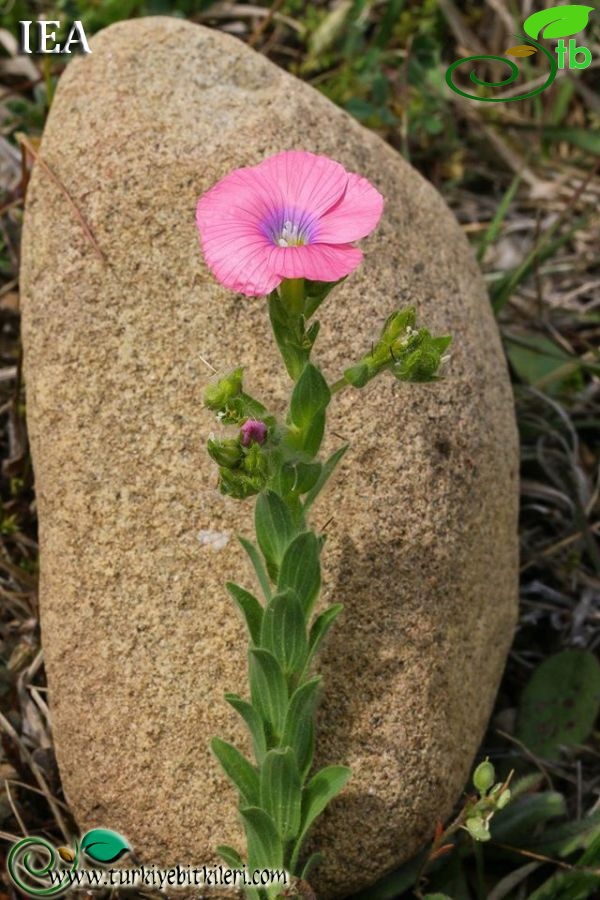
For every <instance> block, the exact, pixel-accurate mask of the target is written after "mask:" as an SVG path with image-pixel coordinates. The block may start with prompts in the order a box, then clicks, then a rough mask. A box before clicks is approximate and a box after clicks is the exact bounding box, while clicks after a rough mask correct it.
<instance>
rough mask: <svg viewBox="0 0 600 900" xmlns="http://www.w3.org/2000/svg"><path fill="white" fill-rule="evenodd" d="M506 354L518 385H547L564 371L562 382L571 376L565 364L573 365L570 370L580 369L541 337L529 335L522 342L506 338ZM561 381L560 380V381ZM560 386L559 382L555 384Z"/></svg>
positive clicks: (575, 359)
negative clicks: (518, 379) (521, 382)
mask: <svg viewBox="0 0 600 900" xmlns="http://www.w3.org/2000/svg"><path fill="white" fill-rule="evenodd" d="M505 339H506V354H507V356H508V359H509V361H510V364H511V366H512V367H513V369H514V370H515V372H516V374H517V375H518V377H519V378H520V379H521V381H524V382H525V383H526V384H531V385H540V386H541V384H540V382H541V383H547V382H548V381H550V380H554V379H551V376H552V375H553V374H554V373H557V376H558V375H559V374H560V370H561V369H562V370H564V378H566V377H567V376H569V375H572V372H571V371H570V370H569V369H570V367H568V366H567V363H573V364H574V365H573V368H574V370H577V369H579V368H580V366H579V360H578V358H577V357H575V356H571V355H570V354H569V353H565V351H564V350H563V349H562V348H561V347H559V346H558V345H557V344H555V343H554V341H551V340H550V339H549V338H547V337H544V335H541V334H529V335H527V337H526V338H521V337H519V336H517V335H511V334H507V335H506V337H505ZM564 378H563V379H562V380H563V381H564ZM559 385H560V381H559Z"/></svg>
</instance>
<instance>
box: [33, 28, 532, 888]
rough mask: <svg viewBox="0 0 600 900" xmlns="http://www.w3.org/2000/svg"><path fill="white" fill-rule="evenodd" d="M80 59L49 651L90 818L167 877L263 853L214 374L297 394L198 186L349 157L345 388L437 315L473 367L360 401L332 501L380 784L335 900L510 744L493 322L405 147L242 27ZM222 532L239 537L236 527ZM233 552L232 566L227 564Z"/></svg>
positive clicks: (187, 32)
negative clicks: (366, 206) (233, 705)
mask: <svg viewBox="0 0 600 900" xmlns="http://www.w3.org/2000/svg"><path fill="white" fill-rule="evenodd" d="M92 47H93V53H92V55H91V56H89V57H86V58H81V59H76V60H74V61H73V62H71V63H70V64H69V66H68V68H67V70H66V72H65V74H64V75H63V76H62V78H61V81H60V85H59V88H58V91H57V94H56V99H55V101H54V104H53V106H52V111H51V113H50V117H49V119H48V123H47V126H46V131H45V134H44V138H43V143H42V149H41V155H42V157H43V159H44V160H45V161H46V162H47V163H48V165H49V166H51V168H52V169H53V171H54V172H55V173H56V175H57V176H58V177H59V178H60V179H61V181H62V182H63V184H64V185H65V187H66V188H67V189H68V191H69V193H70V194H71V196H72V198H73V200H74V201H75V203H76V204H77V206H78V207H79V209H80V210H81V212H82V214H83V215H84V217H85V219H86V220H87V222H88V223H89V225H90V227H91V229H92V231H93V234H94V235H95V238H96V240H97V242H98V245H99V247H100V248H101V250H102V253H103V254H104V256H105V259H106V262H103V261H102V260H101V259H100V258H99V257H98V255H97V254H96V252H95V251H94V248H93V246H92V245H91V243H90V242H89V240H88V239H87V238H86V236H85V234H84V232H83V230H82V227H81V224H80V222H79V221H78V219H77V216H76V215H75V214H74V212H73V210H72V208H71V206H70V204H69V203H68V201H67V200H66V198H65V196H64V194H63V193H62V192H61V191H60V190H59V189H58V187H57V186H56V184H55V183H53V181H52V180H51V179H50V178H49V177H48V175H47V174H46V172H45V171H44V170H43V169H42V167H41V166H39V165H38V166H36V167H35V170H34V173H33V177H32V180H31V184H30V187H29V191H28V199H27V210H26V224H25V234H24V242H23V261H22V287H23V295H24V296H23V307H24V309H23V326H24V343H25V363H26V383H27V403H28V420H29V427H30V433H31V443H32V451H33V459H34V466H35V477H36V488H37V502H38V506H39V518H40V541H41V598H40V599H41V609H42V629H43V644H44V653H45V659H46V663H47V671H48V678H49V685H50V699H51V708H52V715H53V722H54V735H55V739H56V748H57V754H58V760H59V764H60V769H61V773H62V778H63V781H64V786H65V789H66V793H67V796H68V799H69V801H70V803H71V804H72V807H73V809H74V811H75V813H76V816H77V819H78V822H79V825H80V827H81V828H82V829H87V828H90V827H92V826H96V825H103V826H106V827H111V828H114V829H116V830H118V831H121V832H122V833H123V834H125V835H126V836H127V837H128V838H129V839H130V841H131V843H132V844H133V846H134V848H135V850H136V852H137V854H138V856H139V857H141V858H142V859H143V860H144V861H146V862H150V863H156V864H160V865H168V864H172V863H176V862H180V863H197V864H202V863H209V862H211V861H215V860H216V857H215V854H214V851H213V848H214V847H215V845H216V844H217V843H221V842H227V843H232V844H234V845H237V846H241V836H240V835H241V832H240V827H239V825H238V821H237V814H236V807H235V798H234V792H233V789H232V788H231V787H230V786H229V784H228V783H227V782H226V780H225V778H224V776H223V775H222V774H221V772H220V770H219V768H218V766H217V765H216V763H215V761H214V760H213V759H212V758H211V756H210V755H209V752H208V749H207V745H208V740H209V738H210V737H211V736H212V735H213V734H219V735H221V736H222V737H224V738H227V739H230V740H234V741H237V742H240V741H241V742H242V743H243V741H244V740H245V739H244V738H243V737H242V735H243V728H242V726H241V725H240V724H239V723H238V720H237V718H236V715H235V713H234V712H233V710H231V709H230V708H229V707H228V706H227V705H226V704H225V703H224V701H223V699H222V694H223V692H224V691H225V690H234V691H238V692H240V693H242V694H244V693H245V692H246V674H245V643H244V637H243V629H242V626H241V623H240V622H239V621H238V618H237V616H236V614H235V612H234V610H233V608H232V605H231V603H230V601H229V599H228V597H227V595H226V592H225V589H224V586H223V585H224V582H225V580H226V579H231V578H236V579H239V580H241V581H242V582H243V583H244V582H245V583H246V584H247V585H248V586H250V585H251V583H252V579H251V574H250V572H249V570H248V566H247V565H246V562H245V560H244V558H243V555H242V551H241V550H240V548H239V547H238V546H237V545H236V541H235V540H234V533H235V532H236V531H239V532H242V533H246V534H250V533H251V528H252V524H251V509H252V504H251V502H248V503H245V504H239V503H237V502H235V501H230V500H226V499H224V498H222V497H221V496H220V495H219V494H218V493H217V491H216V487H215V470H214V467H213V465H212V464H210V463H209V460H208V457H207V454H206V451H205V443H206V438H207V435H208V433H209V432H210V431H211V429H212V428H213V422H212V419H211V417H210V416H209V415H208V414H207V413H206V412H204V411H203V409H202V404H201V396H202V390H203V386H204V385H205V383H206V381H207V375H208V370H207V368H206V366H205V364H204V362H203V359H204V360H208V361H209V362H210V363H211V364H212V365H213V366H214V367H215V368H216V369H218V370H227V369H228V368H229V367H232V366H233V365H234V364H236V363H238V362H240V361H241V362H242V363H243V364H244V365H245V366H246V367H247V371H248V373H249V387H251V389H252V391H253V392H256V393H257V394H258V395H259V396H263V397H264V398H266V400H267V401H268V402H270V403H272V404H274V405H275V407H277V408H280V407H281V403H282V399H283V397H284V396H285V393H284V392H285V391H287V390H288V389H289V388H288V385H287V384H286V381H285V377H284V376H283V375H282V367H281V365H280V362H279V360H278V356H277V353H276V350H275V347H274V344H273V341H272V339H271V337H270V331H269V326H268V322H267V315H266V308H265V303H264V302H263V301H262V300H260V299H258V300H248V299H244V298H240V297H235V296H231V295H229V294H228V293H227V292H226V291H225V290H223V289H221V288H220V286H219V285H218V284H216V283H215V282H214V281H213V280H212V278H211V277H210V275H209V273H208V272H207V270H206V268H205V266H204V264H203V261H202V259H201V257H200V253H199V250H198V244H197V235H196V229H195V224H194V211H195V204H196V200H197V198H198V196H199V195H200V194H201V193H202V192H203V191H204V190H206V189H207V188H208V187H210V186H211V185H212V184H213V183H214V182H215V181H216V180H217V179H218V178H219V177H221V176H222V175H224V174H225V173H226V172H228V171H229V170H230V169H232V168H234V167H237V166H240V165H247V164H254V163H257V162H259V161H260V160H261V159H262V158H263V157H264V156H265V155H267V154H270V153H273V152H275V151H278V150H282V149H289V148H304V149H310V150H312V151H315V152H319V153H325V154H328V155H330V156H332V157H334V158H335V159H338V160H340V161H341V162H342V163H343V164H344V165H345V166H346V167H347V168H348V169H350V170H354V171H358V172H360V173H362V174H364V175H366V176H367V177H368V178H370V179H371V180H372V181H373V182H374V183H375V184H376V186H377V187H378V188H379V190H380V191H381V192H382V193H383V194H384V196H385V198H386V201H387V206H386V212H385V216H384V220H383V222H382V224H381V226H380V227H379V229H378V230H377V232H376V233H375V234H374V235H373V236H372V237H370V238H369V239H368V241H366V242H364V248H365V251H366V262H365V264H364V265H363V267H362V268H361V269H360V271H358V272H357V273H356V274H354V275H353V276H351V277H350V278H349V279H348V281H347V283H346V284H344V285H343V286H342V287H341V288H339V289H338V290H337V291H336V293H335V294H334V295H332V296H331V297H330V298H329V299H328V301H327V302H326V304H325V305H324V306H323V308H322V315H321V316H320V318H321V321H322V331H321V336H320V338H319V342H318V345H317V347H318V353H317V357H318V360H319V361H320V363H321V364H322V365H323V366H324V369H325V371H326V373H327V374H328V376H329V377H330V378H331V379H332V380H333V379H334V378H336V377H338V376H339V374H340V371H341V369H342V367H343V366H344V365H345V364H346V363H348V362H349V361H352V360H353V359H354V358H355V357H356V356H357V355H358V354H360V353H361V352H363V351H364V350H365V349H366V348H368V347H369V346H370V343H371V340H372V338H373V337H374V336H376V334H377V333H378V330H379V326H380V324H381V322H382V320H383V319H384V317H385V316H386V315H388V314H389V313H390V312H391V311H392V310H393V309H394V308H395V307H397V306H400V305H403V304H406V303H408V302H411V303H415V304H416V305H417V307H418V309H419V314H420V317H421V320H422V322H423V323H424V324H425V323H426V324H428V325H429V326H430V327H432V328H433V329H435V330H438V331H442V332H445V331H450V332H451V333H452V334H453V336H454V348H453V356H452V360H451V363H450V366H449V370H448V375H447V378H446V380H445V381H444V382H443V383H441V384H437V385H428V386H410V385H407V386H405V385H399V384H397V383H395V382H393V381H392V379H391V378H390V379H388V378H385V379H380V380H379V381H376V382H375V383H373V384H372V385H370V386H369V388H368V389H366V390H365V391H364V392H363V393H362V394H361V395H360V396H359V395H357V394H356V393H353V392H352V391H346V392H342V394H340V395H337V396H336V398H335V402H334V403H333V404H332V407H331V428H332V429H333V431H335V432H336V433H337V435H338V437H331V440H330V444H329V449H332V448H334V447H335V446H337V445H339V443H340V442H341V440H342V438H343V439H345V440H347V441H349V442H350V443H351V451H350V452H349V453H348V454H347V457H346V459H345V461H344V464H343V467H342V469H341V472H340V473H339V475H338V477H337V478H336V479H335V482H334V483H333V484H332V486H331V487H330V489H329V490H328V492H327V493H326V494H325V495H324V496H323V498H322V499H321V500H320V502H319V505H318V506H317V507H316V513H315V515H316V522H317V523H318V524H319V525H324V524H325V523H326V522H328V520H330V519H331V518H332V517H333V519H332V521H331V522H330V523H329V525H328V527H327V533H328V541H327V547H326V552H325V560H326V571H325V584H326V595H327V599H329V600H331V599H335V600H341V601H343V602H344V603H345V614H344V616H343V618H342V619H341V620H340V622H339V624H338V625H336V628H335V630H334V632H333V633H332V635H331V638H330V640H329V643H328V644H327V646H326V648H325V650H324V652H323V655H322V658H321V663H320V665H321V669H322V671H323V672H324V673H325V676H326V683H327V691H326V695H325V697H324V701H323V704H322V707H321V711H320V728H319V747H320V761H321V762H344V763H348V764H349V765H351V766H352V768H353V770H354V777H353V779H352V781H351V783H350V784H349V786H348V787H347V788H346V790H345V791H344V793H343V795H342V796H341V798H340V799H339V801H337V802H336V803H335V805H334V806H333V807H332V809H331V812H330V814H328V815H327V816H326V817H325V819H324V820H323V822H322V824H321V826H320V828H319V830H318V833H317V834H316V835H315V840H316V842H317V843H318V844H320V845H321V847H322V848H323V850H324V851H325V853H326V857H327V861H326V864H325V865H324V866H323V867H322V868H321V869H320V870H319V871H318V872H317V874H316V875H315V879H314V883H315V886H316V888H317V890H318V893H319V896H320V897H328V896H343V895H344V894H345V893H347V892H349V891H351V890H354V889H357V888H359V887H361V886H365V885H367V884H369V883H371V882H372V881H373V880H375V879H376V878H377V877H378V876H380V875H382V874H383V873H384V872H386V871H387V870H389V869H391V868H393V867H394V866H396V865H397V864H398V863H400V862H401V861H402V860H404V859H406V858H407V857H409V856H410V855H411V854H412V853H413V852H414V851H415V850H416V848H417V847H418V846H419V845H420V844H421V843H422V842H423V841H424V840H425V839H426V837H427V836H428V835H429V834H430V833H431V832H432V829H433V827H434V824H435V822H436V820H438V819H443V818H444V817H446V816H447V815H448V814H449V812H450V810H451V807H452V804H453V802H454V801H455V799H456V797H457V795H458V793H459V791H460V789H461V788H462V786H463V784H464V781H465V778H466V777H467V774H468V771H469V767H470V766H471V763H472V760H473V755H474V753H475V751H476V748H477V745H478V742H479V740H480V739H481V736H482V734H483V731H484V727H485V724H486V721H487V718H488V716H489V713H490V710H491V706H492V702H493V699H494V695H495V692H496V689H497V686H498V682H499V678H500V675H501V672H502V668H503V665H504V661H505V656H506V652H507V649H508V646H509V644H510V641H511V636H512V630H513V625H514V621H515V608H516V578H517V540H516V512H517V450H516V431H515V423H514V420H513V409H512V398H511V393H510V388H509V382H508V378H507V373H506V369H505V365H504V361H503V358H502V354H501V349H500V343H499V339H498V335H497V333H496V328H495V325H494V322H493V318H492V315H491V313H490V309H489V304H488V301H487V298H486V294H485V290H484V286H483V283H482V280H481V278H480V276H479V273H478V270H477V267H476V265H475V262H474V261H473V257H472V254H471V252H470V250H469V248H468V246H467V242H466V240H465V239H464V237H463V235H462V234H461V231H460V229H459V227H458V225H457V224H456V222H455V220H454V218H453V217H452V215H451V214H450V212H449V211H448V209H447V208H446V206H445V204H444V203H443V201H442V200H441V198H440V197H439V196H438V194H437V193H436V192H435V191H434V190H433V189H432V188H431V187H430V186H429V185H428V184H427V183H426V182H425V181H424V180H423V179H422V178H421V177H420V176H419V175H418V174H417V173H416V172H415V171H414V170H413V169H412V168H411V167H410V166H409V165H407V164H406V163H405V162H403V160H402V159H401V158H400V157H399V156H398V155H397V154H396V153H395V152H394V151H393V150H392V149H391V148H390V147H388V146H386V145H385V144H384V143H382V142H381V141H380V140H379V139H378V137H376V136H375V135H373V134H371V133H368V132H367V131H365V130H363V128H361V127H360V126H359V125H358V124H356V122H354V121H353V120H352V119H351V118H350V117H348V116H347V115H345V114H344V113H343V112H341V111H340V110H339V109H337V108H336V107H334V106H333V105H331V104H330V103H329V102H328V101H327V100H326V99H325V98H324V97H322V96H321V95H320V94H318V93H317V92H316V91H315V90H313V89H312V88H310V87H308V86H306V85H303V84H301V83H300V82H298V81H296V80H294V79H292V78H291V77H290V76H288V75H287V74H285V73H284V72H282V71H280V70H279V69H278V68H276V67H275V66H274V65H272V64H271V63H269V62H268V61H267V60H265V59H264V58H263V57H261V56H259V55H258V54H256V53H254V52H253V51H252V50H249V49H247V48H246V47H244V46H243V45H242V43H240V42H239V41H238V40H236V39H234V38H232V37H228V36H225V35H223V34H220V33H217V32H214V31H210V30H206V29H203V28H201V27H199V26H195V25H191V24H187V23H185V22H183V21H179V20H177V19H168V18H149V19H144V20H140V21H132V22H123V23H120V24H117V25H114V26H111V27H110V28H108V29H107V30H106V31H104V32H102V33H101V34H99V35H98V36H96V38H95V39H94V41H93V45H92ZM215 534H216V535H217V537H215ZM219 548H220V549H219Z"/></svg>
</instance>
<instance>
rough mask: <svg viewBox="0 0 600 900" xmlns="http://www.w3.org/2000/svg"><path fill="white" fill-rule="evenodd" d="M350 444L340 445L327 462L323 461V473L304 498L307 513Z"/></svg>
mask: <svg viewBox="0 0 600 900" xmlns="http://www.w3.org/2000/svg"><path fill="white" fill-rule="evenodd" d="M348 446H349V445H348V444H346V445H345V446H343V447H340V448H339V450H336V451H335V453H332V454H331V456H330V457H329V459H328V460H327V461H326V462H325V463H323V466H322V468H321V473H320V475H319V478H318V480H317V481H316V482H315V484H314V485H313V487H311V489H310V490H309V491H308V493H307V495H306V498H305V500H304V512H305V514H306V513H307V512H308V510H309V509H310V508H311V506H312V505H313V503H314V502H315V500H316V499H317V497H318V496H319V494H320V493H321V491H322V490H323V488H324V487H325V485H326V484H327V482H328V481H329V479H330V477H331V476H332V475H333V473H334V472H335V470H336V468H337V465H338V463H339V462H341V460H342V458H343V456H344V454H345V453H346V450H347V449H348Z"/></svg>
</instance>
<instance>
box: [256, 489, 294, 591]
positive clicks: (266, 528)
mask: <svg viewBox="0 0 600 900" xmlns="http://www.w3.org/2000/svg"><path fill="white" fill-rule="evenodd" d="M254 521H255V525H256V537H257V539H258V546H259V547H260V549H261V550H262V552H263V556H264V557H265V561H266V563H267V570H268V572H269V575H270V576H271V578H272V579H273V581H277V575H278V572H279V566H280V564H281V560H282V559H283V554H284V553H285V549H286V547H287V546H288V544H290V543H291V541H292V539H293V537H294V534H295V529H294V523H293V521H292V517H291V515H290V512H289V510H288V508H287V506H286V504H285V503H284V501H283V500H282V499H281V497H279V496H278V494H276V493H275V492H274V491H265V492H264V493H262V494H259V496H258V499H257V501H256V507H255V511H254Z"/></svg>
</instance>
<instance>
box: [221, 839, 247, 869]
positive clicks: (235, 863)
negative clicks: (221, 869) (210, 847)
mask: <svg viewBox="0 0 600 900" xmlns="http://www.w3.org/2000/svg"><path fill="white" fill-rule="evenodd" d="M216 849H217V853H218V854H219V856H222V857H223V859H224V860H225V862H226V863H227V865H228V866H229V868H230V869H243V867H244V862H243V860H242V857H241V856H240V854H239V853H238V852H237V850H235V849H234V848H233V847H230V846H229V845H228V844H219V846H218V847H217V848H216Z"/></svg>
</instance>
